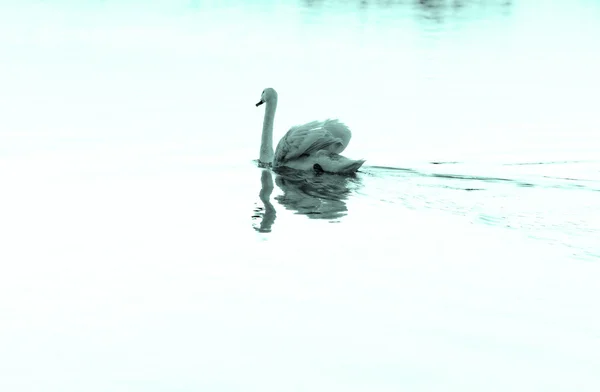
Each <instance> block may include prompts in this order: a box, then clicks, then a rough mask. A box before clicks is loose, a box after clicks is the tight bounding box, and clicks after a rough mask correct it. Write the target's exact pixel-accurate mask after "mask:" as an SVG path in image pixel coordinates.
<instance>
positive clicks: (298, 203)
mask: <svg viewBox="0 0 600 392" xmlns="http://www.w3.org/2000/svg"><path fill="white" fill-rule="evenodd" d="M274 174H275V184H277V186H278V187H279V188H280V189H281V190H282V192H283V193H282V194H279V195H277V196H275V197H274V199H275V200H276V201H277V202H278V203H279V204H280V205H281V206H283V207H284V208H285V209H287V210H290V211H294V212H295V213H296V214H300V215H306V216H307V217H309V218H311V219H326V220H337V219H340V218H342V217H343V216H345V215H346V214H347V213H348V207H347V205H346V200H347V199H348V197H349V196H350V195H351V194H352V192H353V191H354V190H356V189H357V188H359V187H360V179H359V178H358V177H357V176H356V175H346V176H341V175H336V174H328V173H315V172H310V171H309V172H306V171H298V170H293V169H284V170H278V171H277V173H274ZM273 188H274V187H273V179H272V172H271V171H270V170H268V169H263V170H262V174H261V191H260V193H259V197H260V200H261V201H262V204H263V206H262V207H261V206H258V207H256V208H255V210H254V212H255V213H254V215H253V216H252V218H253V220H255V223H254V229H255V230H257V231H259V232H270V231H271V227H272V226H273V223H274V222H275V216H276V211H275V208H274V207H273V204H272V203H271V200H270V196H271V193H272V192H273ZM258 219H260V222H256V220H258Z"/></svg>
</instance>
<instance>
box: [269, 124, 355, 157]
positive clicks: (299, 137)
mask: <svg viewBox="0 0 600 392" xmlns="http://www.w3.org/2000/svg"><path fill="white" fill-rule="evenodd" d="M350 137H351V133H350V130H349V129H348V127H346V126H345V125H344V124H342V123H340V122H339V121H337V120H326V121H312V122H309V123H306V124H303V125H296V126H294V127H292V128H291V129H290V130H289V131H288V132H287V133H286V134H285V136H284V137H283V138H281V140H280V141H279V143H278V144H277V149H276V150H275V160H274V161H275V162H276V163H281V162H285V161H289V160H292V159H297V158H299V157H300V156H302V155H310V154H314V153H315V152H317V151H320V150H326V151H329V152H332V153H338V154H339V153H340V152H342V151H343V150H344V149H345V148H346V146H347V145H348V142H349V141H350Z"/></svg>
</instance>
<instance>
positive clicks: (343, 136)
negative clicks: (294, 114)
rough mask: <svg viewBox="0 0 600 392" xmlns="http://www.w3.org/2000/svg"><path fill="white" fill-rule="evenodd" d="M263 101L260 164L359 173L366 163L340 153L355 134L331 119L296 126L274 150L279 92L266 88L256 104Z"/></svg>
mask: <svg viewBox="0 0 600 392" xmlns="http://www.w3.org/2000/svg"><path fill="white" fill-rule="evenodd" d="M263 103H264V104H266V108H265V118H264V121H263V130H262V139H261V144H260V158H259V164H260V165H261V166H269V165H272V167H273V168H274V169H276V168H279V167H289V168H292V169H296V170H315V171H318V172H328V173H340V174H348V173H354V172H356V171H357V170H358V169H359V168H360V167H361V166H362V164H363V163H365V161H364V160H362V159H360V160H352V159H348V158H346V157H343V156H341V155H339V154H340V153H341V152H342V151H344V149H345V148H346V147H347V146H348V143H349V142H350V138H351V137H352V133H351V132H350V129H349V128H348V127H347V126H346V125H345V124H343V123H341V122H339V121H338V120H330V119H328V120H325V121H312V122H309V123H306V124H304V125H296V126H293V127H292V128H290V130H289V131H288V132H287V133H286V134H285V135H284V136H283V137H282V138H281V140H280V141H279V143H278V144H277V148H276V149H275V153H273V120H274V118H275V110H276V109H277V92H276V91H275V90H274V89H272V88H266V89H265V90H263V92H262V95H261V97H260V101H259V102H258V103H257V104H256V106H257V107H258V106H260V105H262V104H263Z"/></svg>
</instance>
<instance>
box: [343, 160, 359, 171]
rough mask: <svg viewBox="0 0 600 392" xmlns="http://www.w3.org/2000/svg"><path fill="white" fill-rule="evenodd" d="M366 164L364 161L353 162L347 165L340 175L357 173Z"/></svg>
mask: <svg viewBox="0 0 600 392" xmlns="http://www.w3.org/2000/svg"><path fill="white" fill-rule="evenodd" d="M363 163H365V160H364V159H359V160H357V161H352V162H350V163H349V164H347V165H345V166H344V167H343V168H342V170H341V171H340V173H356V172H357V171H358V169H360V167H361V166H362V165H363Z"/></svg>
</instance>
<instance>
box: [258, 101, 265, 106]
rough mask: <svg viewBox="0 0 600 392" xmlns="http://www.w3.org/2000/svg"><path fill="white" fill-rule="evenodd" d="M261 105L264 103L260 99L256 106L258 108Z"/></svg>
mask: <svg viewBox="0 0 600 392" xmlns="http://www.w3.org/2000/svg"><path fill="white" fill-rule="evenodd" d="M263 103H265V101H263V100H262V99H261V100H260V102H259V103H257V104H256V106H260V105H262V104H263Z"/></svg>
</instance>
